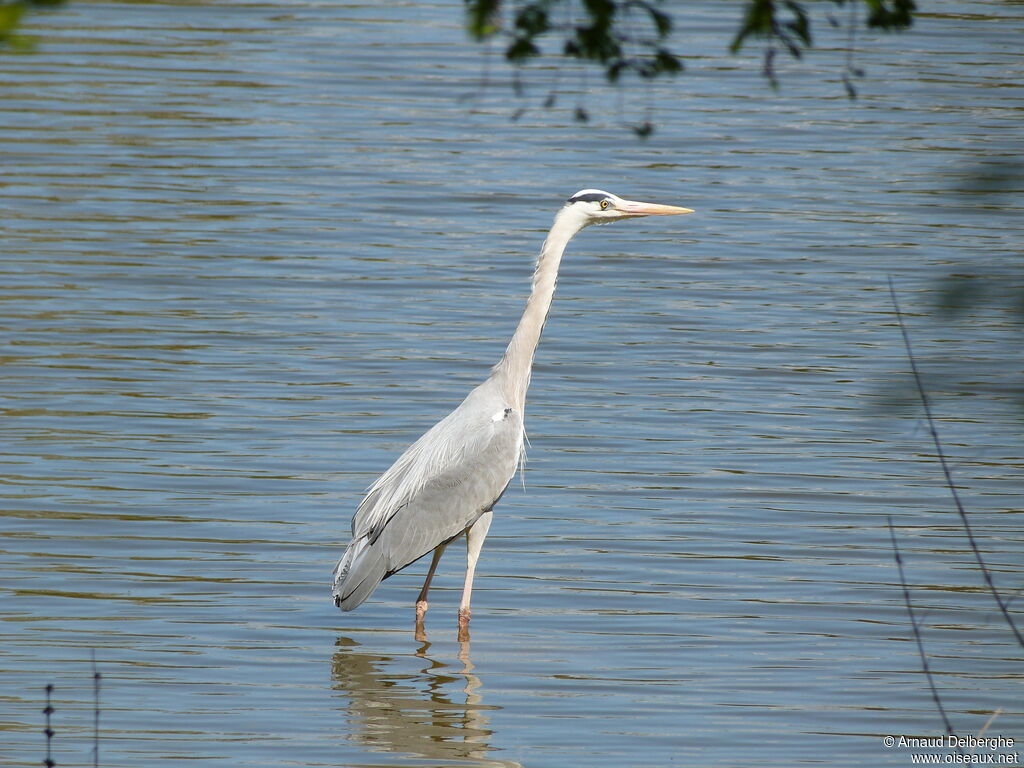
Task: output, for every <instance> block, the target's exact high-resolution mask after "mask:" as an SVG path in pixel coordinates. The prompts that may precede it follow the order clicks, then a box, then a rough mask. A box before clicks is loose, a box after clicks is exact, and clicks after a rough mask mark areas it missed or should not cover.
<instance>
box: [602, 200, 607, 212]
mask: <svg viewBox="0 0 1024 768" xmlns="http://www.w3.org/2000/svg"><path fill="white" fill-rule="evenodd" d="M607 207H608V201H607V200H602V201H601V210H602V211H603V210H604V209H605V208H607Z"/></svg>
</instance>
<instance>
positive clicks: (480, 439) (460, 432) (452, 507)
mask: <svg viewBox="0 0 1024 768" xmlns="http://www.w3.org/2000/svg"><path fill="white" fill-rule="evenodd" d="M522 449H523V420H522V414H519V413H517V412H516V411H515V410H514V409H513V408H512V407H510V406H509V405H508V404H507V403H506V402H505V399H504V398H503V397H502V396H501V393H500V392H499V390H498V388H497V386H496V385H494V384H493V383H492V381H491V380H488V381H486V382H484V383H483V384H481V385H480V386H479V387H477V388H476V389H474V390H473V391H472V392H470V393H469V395H468V396H467V397H466V399H465V400H463V402H462V403H461V404H460V405H459V407H458V408H456V409H455V410H454V411H452V412H451V413H449V414H448V415H447V416H445V417H444V418H443V419H441V421H439V422H438V423H437V424H435V425H434V426H433V427H432V428H431V429H429V430H428V431H427V432H426V433H425V434H424V435H423V436H422V437H420V439H419V440H417V441H416V442H415V443H413V444H412V445H411V446H409V448H408V449H407V450H406V451H405V453H403V454H402V455H401V456H399V457H398V459H397V460H396V461H395V463H394V464H392V465H391V467H390V468H389V469H388V470H387V471H386V472H385V473H384V474H383V475H381V476H380V477H379V478H378V479H377V480H376V481H375V482H374V483H373V484H372V485H371V486H370V488H369V490H368V491H367V493H366V496H365V498H364V499H363V500H362V502H361V503H360V505H359V508H358V509H357V510H356V513H355V515H354V516H353V517H352V541H351V542H350V543H349V546H348V549H347V550H346V552H345V554H344V555H343V556H342V558H341V561H339V563H338V566H337V568H336V570H335V587H334V591H335V597H336V599H337V600H338V604H339V605H341V607H343V608H344V609H346V610H351V608H354V607H355V606H356V605H358V604H359V603H361V602H362V601H363V600H364V599H366V597H368V596H369V594H370V592H372V591H373V589H374V588H375V587H376V585H377V583H379V582H380V581H381V580H382V579H385V578H387V577H388V576H390V575H391V574H392V573H395V572H396V571H398V570H401V569H402V568H404V567H405V566H406V565H409V564H410V563H412V562H413V561H415V560H418V559H419V558H420V557H422V556H423V555H425V554H426V553H428V552H430V551H431V550H433V549H434V548H436V547H437V546H438V545H440V544H442V543H444V542H446V541H449V540H451V539H452V538H454V537H456V536H458V535H459V534H460V533H462V531H464V530H465V529H466V528H467V527H469V526H470V525H472V524H473V523H474V522H475V521H476V519H477V518H478V517H479V516H480V515H481V514H483V513H484V512H486V511H487V510H488V509H490V507H491V506H492V505H493V504H494V502H495V501H497V499H498V497H499V496H501V494H502V493H503V492H504V490H505V488H506V486H507V485H508V483H509V480H511V478H512V476H513V475H514V474H515V470H516V465H517V463H518V461H519V459H520V456H521V454H522Z"/></svg>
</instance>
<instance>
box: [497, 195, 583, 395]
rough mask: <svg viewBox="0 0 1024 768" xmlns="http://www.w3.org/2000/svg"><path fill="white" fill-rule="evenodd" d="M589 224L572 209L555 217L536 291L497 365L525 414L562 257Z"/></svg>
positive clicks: (539, 262)
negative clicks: (536, 357)
mask: <svg viewBox="0 0 1024 768" xmlns="http://www.w3.org/2000/svg"><path fill="white" fill-rule="evenodd" d="M584 225H585V222H584V221H583V220H582V219H581V218H580V217H579V215H578V213H574V212H573V211H572V209H563V210H562V211H560V212H559V213H558V215H557V216H555V222H554V224H552V225H551V230H550V231H549V232H548V236H547V238H546V239H545V240H544V246H543V247H542V248H541V250H540V257H539V258H538V259H537V267H536V269H534V272H533V289H532V290H531V291H530V298H529V299H528V300H527V302H526V309H525V310H524V311H523V316H522V318H520V320H519V325H518V326H517V327H516V332H515V333H514V334H512V340H511V341H510V342H509V343H508V348H507V349H506V350H505V356H504V357H502V358H501V361H500V362H499V363H498V364H497V365H496V366H494V374H493V376H494V378H497V379H498V380H499V381H500V382H501V383H502V385H503V387H504V389H505V391H506V393H507V396H508V397H509V398H510V400H511V401H512V404H514V405H515V407H517V408H518V409H519V411H520V413H522V411H523V408H524V406H525V403H526V390H527V389H528V388H529V386H530V373H531V371H532V369H533V355H534V352H535V351H536V350H537V344H538V343H539V342H540V335H541V333H542V332H543V331H544V321H545V320H547V316H548V310H549V309H550V308H551V299H552V298H553V297H554V295H555V283H556V282H557V280H558V267H559V265H560V264H561V263H562V254H563V253H564V252H565V246H566V245H568V243H569V241H570V240H571V239H572V237H573V235H575V234H576V233H577V232H579V231H580V230H581V229H582V228H583V227H584Z"/></svg>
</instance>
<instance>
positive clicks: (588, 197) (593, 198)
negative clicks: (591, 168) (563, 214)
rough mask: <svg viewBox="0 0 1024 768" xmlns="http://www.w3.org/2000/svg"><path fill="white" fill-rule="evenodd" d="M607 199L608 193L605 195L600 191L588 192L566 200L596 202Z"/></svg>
mask: <svg viewBox="0 0 1024 768" xmlns="http://www.w3.org/2000/svg"><path fill="white" fill-rule="evenodd" d="M605 199H607V195H603V194H601V193H600V192H588V193H587V194H585V195H576V197H570V198H569V199H568V200H567V201H566V202H568V203H596V202H599V201H601V200H605Z"/></svg>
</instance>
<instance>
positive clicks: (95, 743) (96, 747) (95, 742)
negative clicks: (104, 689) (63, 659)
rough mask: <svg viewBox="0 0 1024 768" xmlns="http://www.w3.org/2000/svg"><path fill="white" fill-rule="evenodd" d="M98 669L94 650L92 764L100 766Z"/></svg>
mask: <svg viewBox="0 0 1024 768" xmlns="http://www.w3.org/2000/svg"><path fill="white" fill-rule="evenodd" d="M100 678H101V676H100V671H99V668H98V667H97V666H96V650H95V649H93V652H92V700H93V707H92V765H93V768H99V766H100Z"/></svg>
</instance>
